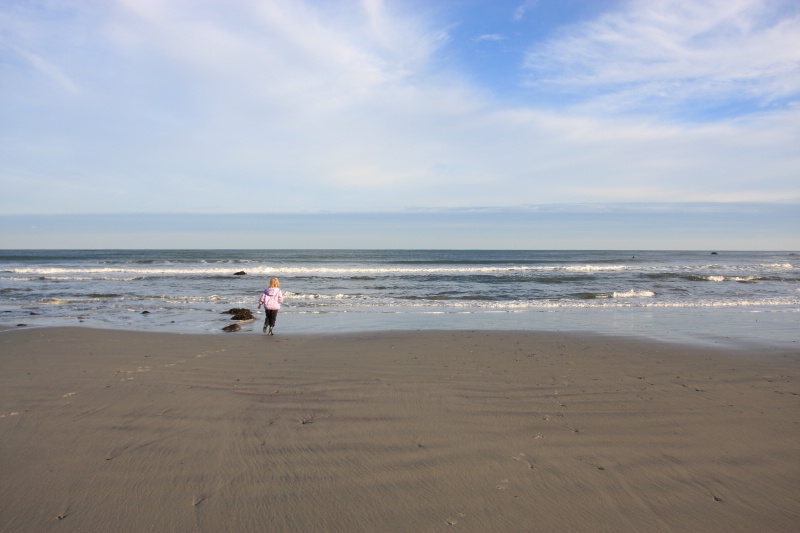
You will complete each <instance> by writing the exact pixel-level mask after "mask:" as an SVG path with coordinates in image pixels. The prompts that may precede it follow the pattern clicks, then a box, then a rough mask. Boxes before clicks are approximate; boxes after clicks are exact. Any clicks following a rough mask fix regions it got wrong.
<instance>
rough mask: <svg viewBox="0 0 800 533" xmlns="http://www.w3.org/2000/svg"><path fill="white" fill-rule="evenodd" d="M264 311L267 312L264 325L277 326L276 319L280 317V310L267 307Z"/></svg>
mask: <svg viewBox="0 0 800 533" xmlns="http://www.w3.org/2000/svg"><path fill="white" fill-rule="evenodd" d="M264 311H266V312H267V318H265V319H264V325H265V326H269V327H271V328H274V327H275V319H276V318H278V310H277V309H265V310H264Z"/></svg>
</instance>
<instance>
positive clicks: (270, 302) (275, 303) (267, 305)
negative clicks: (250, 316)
mask: <svg viewBox="0 0 800 533" xmlns="http://www.w3.org/2000/svg"><path fill="white" fill-rule="evenodd" d="M281 303H283V294H281V290H280V289H278V288H276V287H271V288H269V289H264V292H263V293H262V294H261V298H259V299H258V308H259V309H261V306H262V305H263V306H264V309H280V308H281Z"/></svg>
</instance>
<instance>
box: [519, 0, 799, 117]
mask: <svg viewBox="0 0 800 533" xmlns="http://www.w3.org/2000/svg"><path fill="white" fill-rule="evenodd" d="M787 11H788V13H787ZM525 65H526V68H527V69H528V71H529V75H528V78H527V81H528V84H529V85H530V86H532V87H538V88H544V89H545V90H547V87H552V88H554V89H555V90H561V91H566V92H573V93H576V94H580V95H582V97H583V98H582V101H586V100H588V101H589V102H590V103H591V104H592V105H594V106H597V107H599V108H606V109H611V110H614V109H623V110H624V109H631V108H633V109H637V108H640V106H642V105H643V104H653V103H654V101H660V102H662V104H664V105H670V104H683V103H686V102H689V101H707V100H719V99H729V100H734V101H735V100H747V99H755V100H758V101H760V102H761V103H762V104H768V103H770V102H773V101H775V100H779V99H782V98H787V97H791V98H797V97H798V95H800V10H798V9H797V6H796V5H794V4H792V3H787V2H776V1H767V0H714V1H704V2H696V1H694V0H681V1H675V0H658V1H648V2H630V3H628V4H626V5H625V9H623V10H620V11H615V12H611V13H607V14H605V15H603V16H601V17H600V18H598V19H596V20H593V21H590V22H586V23H583V24H580V25H577V26H574V27H571V28H568V29H567V30H565V31H564V32H563V34H562V35H561V36H559V37H558V38H556V39H554V40H552V41H549V42H547V43H545V44H543V45H537V46H535V47H534V48H533V49H532V50H530V51H529V53H528V54H527V57H526V60H525ZM714 103H715V104H718V103H719V102H718V101H717V102H714Z"/></svg>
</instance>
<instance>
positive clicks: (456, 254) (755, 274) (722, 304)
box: [0, 250, 800, 347]
mask: <svg viewBox="0 0 800 533" xmlns="http://www.w3.org/2000/svg"><path fill="white" fill-rule="evenodd" d="M237 272H244V273H245V274H243V275H236V273H237ZM273 276H275V277H278V278H279V279H280V283H281V288H282V290H283V293H284V296H285V302H284V305H283V307H282V309H281V312H280V314H279V316H278V323H277V327H276V330H275V331H276V333H278V334H281V333H283V334H290V333H299V332H302V333H322V334H332V335H335V334H337V333H340V332H341V333H343V332H357V331H371V330H402V331H408V332H410V333H413V331H415V330H419V329H456V330H467V329H470V330H481V329H500V330H503V329H518V330H530V331H542V330H547V331H565V332H592V333H602V334H610V335H634V336H643V337H651V338H657V339H661V340H667V341H678V342H696V343H710V344H730V345H737V344H749V343H768V344H773V345H775V344H778V345H786V346H794V347H797V346H798V344H797V343H798V342H800V338H799V337H800V335H798V331H800V327H799V326H800V255H798V253H797V252H726V251H718V252H710V251H709V252H698V251H486V250H2V251H0V324H2V325H5V326H12V327H15V326H17V325H18V324H26V325H27V326H29V327H36V326H56V325H58V326H62V325H82V326H88V327H101V328H114V329H134V330H144V331H170V332H179V333H219V334H225V333H223V332H222V328H223V327H224V326H226V325H228V324H230V322H231V317H230V316H229V315H225V314H222V313H223V311H226V310H228V309H230V308H239V307H244V308H249V309H250V310H252V311H253V312H254V313H255V312H256V304H257V300H258V297H259V295H260V293H261V291H262V290H263V289H264V287H265V286H266V285H267V283H268V281H269V278H270V277H273ZM256 316H257V320H256V322H254V323H244V324H242V331H241V332H239V333H237V334H261V321H263V318H264V315H263V311H262V312H261V313H259V314H256Z"/></svg>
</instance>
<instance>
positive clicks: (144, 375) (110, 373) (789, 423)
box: [0, 324, 800, 532]
mask: <svg viewBox="0 0 800 533" xmlns="http://www.w3.org/2000/svg"><path fill="white" fill-rule="evenodd" d="M279 326H280V324H279ZM799 380H800V349H791V348H787V347H785V346H782V347H780V346H772V347H770V346H766V345H765V346H762V347H752V346H751V347H748V348H740V349H732V348H729V347H728V348H724V349H723V348H714V347H708V346H699V345H696V344H680V343H667V342H657V341H652V340H647V339H642V338H638V339H637V338H630V337H621V336H617V337H612V336H603V335H597V334H588V333H563V332H550V333H548V332H521V331H516V332H515V331H469V330H467V331H419V332H417V331H398V332H392V331H381V332H368V333H365V332H361V333H343V334H316V335H300V334H294V333H292V334H281V333H280V328H278V333H277V334H276V336H274V337H268V336H262V335H260V334H251V333H247V334H230V335H221V334H213V335H212V334H178V333H163V332H137V331H117V330H103V329H92V328H80V327H63V328H62V327H56V328H47V327H45V328H23V327H19V328H6V329H5V330H3V331H0V384H1V385H0V472H2V475H0V531H3V532H33V531H36V532H40V531H59V532H71V531H118V532H127V531H130V532H134V531H165V532H166V531H198V532H199V531H207V532H220V531H343V532H344V531H348V532H352V531H465V532H485V531H728V532H729V531H762V532H765V531H776V532H777V531H790V530H796V528H797V524H798V523H800V482H799V481H798V480H800V446H798V443H800V381H799Z"/></svg>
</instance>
